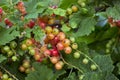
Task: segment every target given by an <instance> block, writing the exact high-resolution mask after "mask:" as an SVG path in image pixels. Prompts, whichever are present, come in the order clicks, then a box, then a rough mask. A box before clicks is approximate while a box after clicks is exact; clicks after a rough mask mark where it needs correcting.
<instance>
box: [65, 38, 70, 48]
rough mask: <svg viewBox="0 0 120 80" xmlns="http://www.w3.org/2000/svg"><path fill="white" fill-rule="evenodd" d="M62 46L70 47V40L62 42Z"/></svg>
mask: <svg viewBox="0 0 120 80" xmlns="http://www.w3.org/2000/svg"><path fill="white" fill-rule="evenodd" d="M63 45H64V47H67V46H69V45H70V40H69V39H64V40H63Z"/></svg>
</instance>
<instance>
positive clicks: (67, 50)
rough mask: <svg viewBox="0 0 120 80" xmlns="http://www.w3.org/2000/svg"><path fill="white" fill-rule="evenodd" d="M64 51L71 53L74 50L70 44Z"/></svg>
mask: <svg viewBox="0 0 120 80" xmlns="http://www.w3.org/2000/svg"><path fill="white" fill-rule="evenodd" d="M64 51H65V53H66V54H70V53H71V52H72V48H71V47H69V46H68V47H65V48H64Z"/></svg>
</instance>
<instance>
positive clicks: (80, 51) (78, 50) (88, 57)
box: [78, 50, 102, 72]
mask: <svg viewBox="0 0 120 80" xmlns="http://www.w3.org/2000/svg"><path fill="white" fill-rule="evenodd" d="M78 52H80V53H81V54H82V55H84V56H85V57H86V58H88V59H89V60H90V61H91V62H93V63H94V64H95V65H96V67H97V68H98V70H99V71H100V72H102V70H101V69H100V67H99V66H98V65H97V64H96V62H95V61H94V60H92V59H91V58H90V57H89V56H88V55H86V54H84V53H83V52H81V51H79V50H78Z"/></svg>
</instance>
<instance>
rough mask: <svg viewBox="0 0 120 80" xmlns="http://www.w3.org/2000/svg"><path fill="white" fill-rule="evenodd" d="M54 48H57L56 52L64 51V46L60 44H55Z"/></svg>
mask: <svg viewBox="0 0 120 80" xmlns="http://www.w3.org/2000/svg"><path fill="white" fill-rule="evenodd" d="M56 47H57V49H58V50H63V49H64V46H63V44H62V43H61V42H59V43H57V45H56Z"/></svg>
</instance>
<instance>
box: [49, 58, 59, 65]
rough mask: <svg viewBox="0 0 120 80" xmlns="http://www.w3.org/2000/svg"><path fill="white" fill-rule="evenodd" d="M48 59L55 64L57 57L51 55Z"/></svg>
mask: <svg viewBox="0 0 120 80" xmlns="http://www.w3.org/2000/svg"><path fill="white" fill-rule="evenodd" d="M50 61H51V63H53V64H56V63H57V62H58V57H51V58H50Z"/></svg>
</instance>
